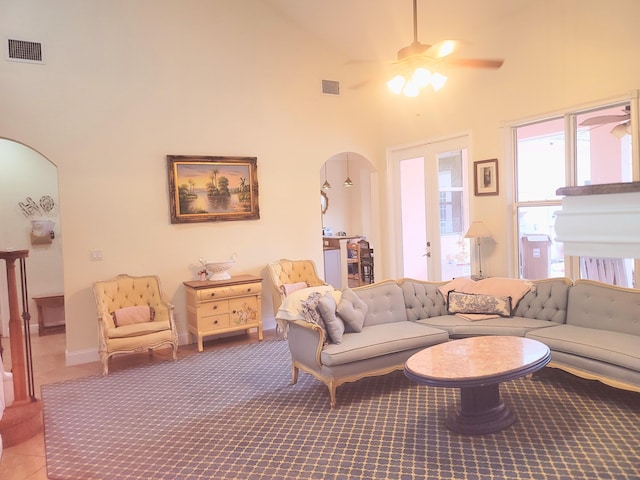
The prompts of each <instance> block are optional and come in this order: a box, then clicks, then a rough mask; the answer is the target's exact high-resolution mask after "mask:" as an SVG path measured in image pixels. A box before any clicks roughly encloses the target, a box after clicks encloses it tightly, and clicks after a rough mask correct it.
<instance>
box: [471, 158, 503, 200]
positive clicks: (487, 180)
mask: <svg viewBox="0 0 640 480" xmlns="http://www.w3.org/2000/svg"><path fill="white" fill-rule="evenodd" d="M473 182H474V194H475V195H476V197H480V196H483V195H498V159H497V158H492V159H491V160H479V161H477V162H473Z"/></svg>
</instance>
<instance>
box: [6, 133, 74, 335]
mask: <svg viewBox="0 0 640 480" xmlns="http://www.w3.org/2000/svg"><path fill="white" fill-rule="evenodd" d="M0 172H2V174H1V175H0V223H1V224H2V226H3V228H2V229H0V249H3V250H8V249H17V250H22V249H25V250H29V256H28V257H27V260H26V266H27V288H28V294H29V312H30V313H31V331H32V332H33V331H34V330H35V331H38V328H37V322H38V315H37V308H36V304H35V302H34V301H33V297H42V296H50V295H61V294H63V292H64V277H63V261H62V233H61V228H60V209H59V193H58V169H57V167H56V165H55V164H53V163H52V162H51V161H50V160H48V159H47V158H46V157H44V156H43V155H42V154H40V153H39V152H37V151H36V150H34V149H32V148H30V147H28V146H26V145H23V144H21V143H19V142H16V141H13V140H10V139H5V138H0ZM6 291H7V279H6V273H5V272H4V269H3V271H2V273H1V274H0V329H1V333H2V336H7V335H8V334H9V329H8V321H9V320H8V319H9V307H8V299H7V298H6ZM60 317H61V319H60ZM50 318H51V321H52V323H51V324H52V325H55V324H60V322H64V311H62V310H61V311H59V312H58V311H55V310H53V311H52V312H51V313H50Z"/></svg>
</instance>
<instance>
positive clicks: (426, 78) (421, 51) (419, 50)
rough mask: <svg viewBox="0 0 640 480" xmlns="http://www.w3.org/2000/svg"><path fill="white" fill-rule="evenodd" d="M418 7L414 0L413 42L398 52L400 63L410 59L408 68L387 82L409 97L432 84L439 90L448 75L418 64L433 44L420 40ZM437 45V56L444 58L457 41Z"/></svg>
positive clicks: (415, 95) (398, 92) (393, 89)
mask: <svg viewBox="0 0 640 480" xmlns="http://www.w3.org/2000/svg"><path fill="white" fill-rule="evenodd" d="M417 9H418V6H417V0H413V43H412V44H411V45H409V46H408V47H405V48H402V49H400V51H399V52H398V63H400V62H405V61H408V65H407V66H406V70H405V72H404V73H399V74H397V75H396V76H395V77H393V78H392V79H391V80H389V81H388V82H387V86H388V87H389V90H391V91H392V92H393V93H395V94H396V95H400V94H401V93H402V94H403V95H405V96H407V97H417V96H418V94H419V93H420V90H421V89H423V88H424V87H426V86H428V85H431V88H433V89H434V90H435V91H438V90H440V89H441V88H442V87H444V84H445V83H447V77H446V76H445V75H442V74H441V73H438V72H430V71H429V70H427V69H426V68H424V67H423V66H419V65H418V66H416V64H417V63H420V60H421V58H420V57H421V56H423V55H425V54H426V52H427V51H428V50H430V49H431V47H432V46H431V45H425V44H422V43H420V42H418V15H417ZM435 47H436V50H437V52H436V54H435V58H442V57H445V56H447V55H449V54H450V53H451V52H453V50H454V49H455V42H454V41H453V40H445V41H443V42H440V44H439V45H437V46H435ZM430 53H431V52H430ZM412 57H415V58H412Z"/></svg>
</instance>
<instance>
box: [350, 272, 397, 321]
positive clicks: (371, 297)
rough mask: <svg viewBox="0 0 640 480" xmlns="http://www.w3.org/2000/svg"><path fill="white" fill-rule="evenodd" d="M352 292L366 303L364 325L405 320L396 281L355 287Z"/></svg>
mask: <svg viewBox="0 0 640 480" xmlns="http://www.w3.org/2000/svg"><path fill="white" fill-rule="evenodd" d="M354 292H355V293H356V294H357V295H358V297H360V298H361V299H363V300H364V301H365V302H366V303H367V315H366V316H365V317H364V326H365V327H368V326H371V325H380V324H382V323H393V322H404V321H406V320H407V311H406V308H405V305H404V296H403V295H402V289H401V288H400V286H399V285H398V284H397V283H396V282H394V281H392V280H385V281H383V282H380V283H373V284H371V285H366V286H364V287H359V288H356V289H354Z"/></svg>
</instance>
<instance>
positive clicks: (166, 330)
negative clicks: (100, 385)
mask: <svg viewBox="0 0 640 480" xmlns="http://www.w3.org/2000/svg"><path fill="white" fill-rule="evenodd" d="M93 293H94V296H95V300H96V307H97V309H98V326H99V328H98V332H99V346H98V351H99V353H100V359H101V360H102V367H103V375H107V374H108V373H109V358H110V357H112V356H113V355H115V354H116V353H132V352H141V351H144V350H147V349H148V350H149V351H151V350H153V349H155V348H158V347H161V346H164V345H171V347H172V348H173V359H174V360H176V359H177V353H178V334H177V332H176V326H175V322H174V319H173V305H172V304H170V303H169V302H168V301H167V299H166V298H165V297H164V295H163V294H162V292H161V290H160V279H159V278H158V277H157V276H154V275H148V276H143V277H132V276H129V275H118V276H117V277H116V278H114V279H113V280H106V281H101V282H95V283H94V284H93Z"/></svg>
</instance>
